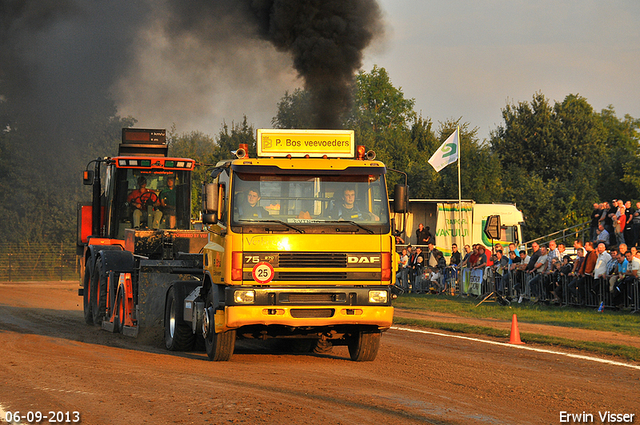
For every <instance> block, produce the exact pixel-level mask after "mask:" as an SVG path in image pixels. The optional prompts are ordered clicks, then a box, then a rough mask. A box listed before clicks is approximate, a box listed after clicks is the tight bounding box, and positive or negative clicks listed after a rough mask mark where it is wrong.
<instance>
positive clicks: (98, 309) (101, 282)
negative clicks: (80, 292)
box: [91, 257, 107, 326]
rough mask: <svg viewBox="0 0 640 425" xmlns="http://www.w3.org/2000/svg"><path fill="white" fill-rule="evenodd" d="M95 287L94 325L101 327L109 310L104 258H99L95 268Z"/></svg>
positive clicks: (92, 307) (93, 304)
mask: <svg viewBox="0 0 640 425" xmlns="http://www.w3.org/2000/svg"><path fill="white" fill-rule="evenodd" d="M95 272H96V273H95V280H94V284H95V286H94V287H93V288H92V289H94V292H93V300H94V302H93V303H92V306H91V309H92V313H93V323H94V324H96V325H98V326H101V325H102V319H104V314H105V311H106V309H107V273H106V270H105V269H104V265H103V262H102V258H100V257H98V259H97V260H96V267H95Z"/></svg>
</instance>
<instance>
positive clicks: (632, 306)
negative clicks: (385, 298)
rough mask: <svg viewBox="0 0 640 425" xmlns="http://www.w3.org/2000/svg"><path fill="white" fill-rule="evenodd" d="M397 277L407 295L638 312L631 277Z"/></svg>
mask: <svg viewBox="0 0 640 425" xmlns="http://www.w3.org/2000/svg"><path fill="white" fill-rule="evenodd" d="M397 277H398V281H397V285H398V286H400V287H402V289H403V290H404V291H405V292H409V293H418V294H420V293H422V294H426V293H431V294H442V293H446V294H449V295H457V296H476V297H478V299H482V298H484V297H486V296H488V295H489V294H491V293H495V294H497V295H499V296H500V297H501V298H503V299H505V300H506V302H535V303H537V302H543V303H550V304H555V305H558V306H561V305H572V306H578V307H580V306H582V307H589V308H600V307H602V308H609V309H613V308H615V309H626V310H631V312H632V313H635V312H637V311H640V309H639V306H640V280H639V279H638V278H633V277H627V278H623V279H619V278H618V276H617V275H615V276H606V277H602V278H598V279H594V278H593V277H592V276H582V277H581V276H565V275H563V274H560V273H551V274H532V273H527V272H524V271H520V270H518V271H510V272H507V273H505V274H503V275H499V274H495V273H494V272H493V271H492V270H491V269H490V268H485V269H484V270H472V269H468V268H465V269H462V270H460V269H458V268H456V267H447V268H445V269H444V270H442V271H440V272H439V273H438V274H437V275H433V274H430V273H429V272H426V273H425V272H422V273H416V274H412V273H411V271H410V270H407V271H405V275H404V276H403V274H402V271H401V272H399V273H398V275H397Z"/></svg>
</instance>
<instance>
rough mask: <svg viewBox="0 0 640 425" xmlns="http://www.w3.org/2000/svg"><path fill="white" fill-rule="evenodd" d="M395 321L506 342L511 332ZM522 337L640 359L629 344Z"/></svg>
mask: <svg viewBox="0 0 640 425" xmlns="http://www.w3.org/2000/svg"><path fill="white" fill-rule="evenodd" d="M393 323H394V325H407V326H420V327H423V328H429V329H438V330H444V331H449V332H456V333H462V334H473V335H484V336H490V337H495V338H502V339H505V342H506V340H508V339H509V332H507V331H504V330H501V329H496V328H491V327H487V326H476V325H467V324H464V323H445V322H436V321H431V320H421V319H407V318H404V317H395V318H394V319H393ZM520 339H521V340H522V341H523V342H528V343H535V344H541V345H550V346H554V347H562V348H572V349H577V350H583V351H587V352H590V353H596V354H602V355H607V356H615V357H621V358H623V359H626V360H629V361H634V362H637V361H640V349H638V348H635V347H630V346H628V345H619V344H607V343H602V342H591V341H576V340H572V339H568V338H558V337H554V336H549V335H541V334H534V333H521V334H520Z"/></svg>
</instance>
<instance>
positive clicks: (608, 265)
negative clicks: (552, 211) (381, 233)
mask: <svg viewBox="0 0 640 425" xmlns="http://www.w3.org/2000/svg"><path fill="white" fill-rule="evenodd" d="M589 224H590V226H589V235H588V236H589V240H587V241H585V242H584V243H583V242H582V241H581V240H576V241H574V242H573V244H572V246H570V251H571V255H569V253H568V252H567V246H566V245H565V243H563V242H559V243H556V241H555V240H551V241H549V242H548V243H547V244H539V243H538V242H533V243H532V244H531V247H530V248H531V251H530V253H527V251H526V250H525V249H518V247H517V246H516V244H515V243H510V244H508V246H506V247H503V246H502V244H500V243H497V244H495V245H494V246H493V249H487V248H486V247H485V246H483V245H482V244H476V245H473V246H469V245H465V246H464V247H463V252H462V253H461V252H459V251H458V247H457V245H456V244H455V243H454V244H453V245H452V247H451V257H450V259H449V264H447V262H446V260H445V259H444V256H443V255H442V252H440V251H439V250H438V249H437V248H436V247H435V241H434V239H433V237H432V236H431V234H430V233H429V231H428V228H424V227H423V226H422V224H421V225H420V226H419V228H418V230H417V231H416V236H417V240H418V241H419V242H421V241H426V242H427V243H426V248H425V249H424V250H423V247H420V246H417V247H415V248H414V247H412V246H411V245H409V246H407V247H406V248H404V249H403V250H402V254H401V255H400V259H399V268H398V274H397V285H398V286H401V287H402V289H403V290H404V291H405V292H409V293H418V294H420V293H432V294H441V293H450V294H454V293H461V294H464V288H463V285H461V283H462V282H461V281H462V279H463V276H465V278H466V275H465V273H468V272H469V271H472V270H481V271H482V272H483V273H482V290H481V294H479V295H480V296H482V295H486V294H489V293H492V292H493V293H495V294H497V296H498V297H500V298H503V299H504V300H506V301H507V302H519V303H522V302H530V303H539V302H545V303H552V304H556V305H575V306H589V307H600V308H604V307H607V308H613V309H623V308H632V309H633V310H634V311H637V310H638V303H639V301H640V300H639V289H638V273H639V271H640V252H638V244H639V243H640V202H638V203H637V204H636V209H635V210H632V209H631V203H630V202H623V201H621V200H614V201H613V202H612V203H611V204H609V203H608V202H603V203H600V204H594V206H593V213H592V215H591V221H590V223H589ZM425 231H426V233H427V234H425ZM421 237H422V239H421ZM396 241H397V242H398V243H403V242H404V241H402V240H400V241H399V240H398V237H396Z"/></svg>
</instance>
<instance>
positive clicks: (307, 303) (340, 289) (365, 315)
mask: <svg viewBox="0 0 640 425" xmlns="http://www.w3.org/2000/svg"><path fill="white" fill-rule="evenodd" d="M237 291H242V292H246V291H250V292H252V297H253V299H252V302H250V303H246V304H245V303H241V302H239V301H238V300H237V298H236V296H235V295H236V292H237ZM385 293H386V297H384V298H383V299H380V298H377V297H375V296H374V297H372V296H371V295H372V294H385ZM223 314H224V317H218V318H217V320H216V331H217V332H218V331H219V329H220V327H222V328H224V329H238V328H240V327H242V326H251V325H265V326H268V325H281V326H289V327H296V328H297V327H332V326H340V325H370V326H377V327H378V328H379V329H381V330H385V329H388V328H390V327H391V325H392V323H393V307H391V292H390V287H389V286H386V285H371V286H286V287H282V286H273V287H260V286H254V287H247V286H229V287H227V288H225V308H224V313H223Z"/></svg>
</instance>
